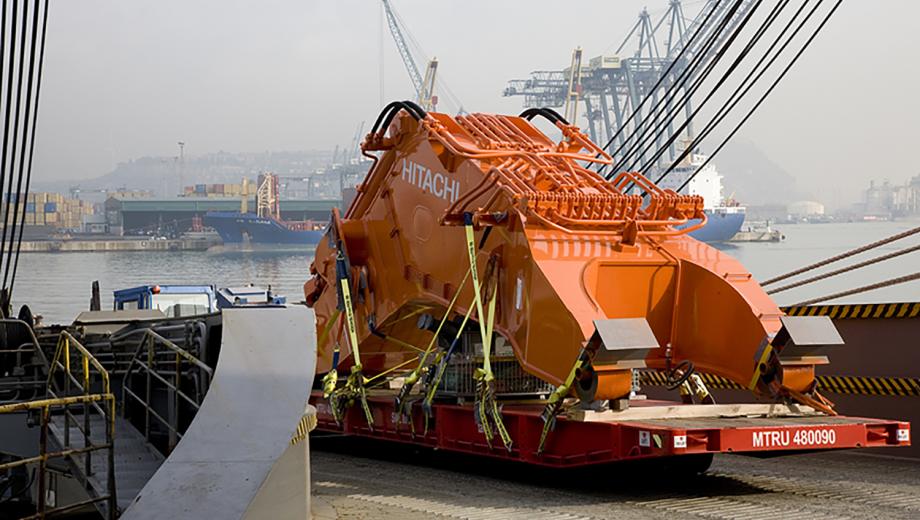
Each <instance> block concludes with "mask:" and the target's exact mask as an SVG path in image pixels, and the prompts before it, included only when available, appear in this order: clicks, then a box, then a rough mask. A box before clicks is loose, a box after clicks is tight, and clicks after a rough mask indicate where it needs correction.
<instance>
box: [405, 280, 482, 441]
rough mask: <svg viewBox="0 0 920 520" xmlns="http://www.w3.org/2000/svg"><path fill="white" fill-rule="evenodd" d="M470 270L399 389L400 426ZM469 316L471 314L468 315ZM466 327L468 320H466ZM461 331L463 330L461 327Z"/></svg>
mask: <svg viewBox="0 0 920 520" xmlns="http://www.w3.org/2000/svg"><path fill="white" fill-rule="evenodd" d="M471 271H472V270H469V271H467V272H466V274H465V275H463V280H461V281H460V286H459V287H457V292H455V293H454V296H453V298H451V299H450V303H449V304H448V305H447V309H446V310H445V311H444V317H443V318H441V323H439V324H438V329H437V330H436V331H435V333H434V336H432V337H431V341H429V342H428V348H426V349H425V350H424V352H423V353H422V356H421V358H420V359H419V361H418V366H417V367H415V369H414V370H412V372H410V373H409V375H408V376H407V377H406V380H405V382H403V386H402V388H400V389H399V394H398V395H397V396H396V423H397V424H399V423H400V422H401V421H402V416H403V414H404V412H405V406H406V398H407V397H408V396H409V393H410V392H411V391H412V387H414V386H415V383H417V382H418V380H419V378H420V377H421V373H422V370H423V368H424V366H425V361H427V360H428V356H429V355H430V354H431V352H432V350H434V345H435V343H436V342H437V340H438V335H439V334H441V329H442V328H443V327H444V323H445V322H447V318H448V316H450V313H451V311H452V310H453V308H454V305H455V304H456V303H457V299H458V298H459V297H460V292H461V291H463V287H464V286H465V285H466V280H467V278H469V277H470V272H471ZM467 316H469V313H467ZM463 323H464V325H465V324H466V320H464V322H463ZM460 330H461V331H462V330H463V328H462V327H461V329H460Z"/></svg>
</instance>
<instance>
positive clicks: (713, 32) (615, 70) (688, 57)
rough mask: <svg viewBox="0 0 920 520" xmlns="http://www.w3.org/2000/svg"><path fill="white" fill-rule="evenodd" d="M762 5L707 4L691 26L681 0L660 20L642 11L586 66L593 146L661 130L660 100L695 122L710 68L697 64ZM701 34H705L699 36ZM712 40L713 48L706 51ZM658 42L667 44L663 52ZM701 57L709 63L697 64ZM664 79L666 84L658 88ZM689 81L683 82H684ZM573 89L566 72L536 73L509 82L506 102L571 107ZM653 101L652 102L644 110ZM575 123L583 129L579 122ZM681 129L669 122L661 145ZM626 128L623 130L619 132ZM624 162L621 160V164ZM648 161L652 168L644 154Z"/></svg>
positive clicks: (713, 0)
mask: <svg viewBox="0 0 920 520" xmlns="http://www.w3.org/2000/svg"><path fill="white" fill-rule="evenodd" d="M756 3H757V2H755V1H754V0H745V1H743V2H741V3H740V5H738V6H734V7H733V6H732V4H733V3H732V2H725V1H720V0H707V1H706V3H705V4H704V5H703V7H702V8H701V9H700V11H699V13H698V14H697V15H696V17H694V18H693V20H692V21H691V22H690V23H689V24H687V23H686V22H685V20H686V18H685V17H684V12H683V6H682V3H681V0H669V5H668V8H667V10H666V11H665V13H664V15H662V16H661V17H660V18H658V19H657V21H656V20H655V19H653V17H652V15H651V14H650V13H649V12H648V11H647V10H645V9H643V10H642V12H641V13H639V19H638V21H637V22H636V23H635V24H634V25H633V27H632V30H630V32H629V34H628V35H627V36H626V38H625V39H624V40H623V43H622V44H620V46H619V47H617V49H616V51H615V52H614V53H613V54H610V55H602V56H596V57H594V58H591V59H590V60H588V64H587V66H582V67H581V70H580V86H581V92H580V96H579V97H580V100H581V101H583V102H584V106H585V112H584V113H585V117H586V118H587V125H586V126H587V130H588V134H589V135H590V137H591V139H592V140H594V141H595V142H606V141H608V140H610V139H611V138H612V137H614V136H616V142H615V143H613V144H614V145H615V146H621V145H623V144H624V143H625V142H626V140H627V136H629V135H630V134H631V133H635V132H642V131H643V130H645V129H647V128H648V127H649V126H650V125H652V126H653V125H655V124H656V118H655V114H654V113H653V112H654V110H652V107H654V106H656V104H657V103H658V101H659V100H660V99H664V100H665V108H664V110H665V111H667V112H669V113H670V112H671V111H672V110H674V108H673V107H677V108H680V109H683V111H684V114H685V117H686V119H688V120H689V119H690V114H691V113H692V111H693V106H692V103H691V97H692V96H691V95H689V94H688V93H687V87H688V86H689V85H691V84H693V81H694V79H695V77H696V75H697V74H699V71H701V70H703V68H704V67H703V66H699V67H693V66H692V63H693V62H694V60H695V59H696V61H697V62H700V63H701V64H705V63H707V62H710V61H711V60H712V59H714V58H715V56H716V54H717V52H718V50H719V49H720V47H721V46H722V43H723V42H724V41H725V40H726V39H727V38H729V37H730V35H731V34H732V32H733V30H734V29H735V28H736V27H737V26H738V24H739V23H741V20H742V19H744V17H745V16H747V14H748V13H749V11H750V10H751V9H752V8H753V7H754V6H755V5H756ZM697 32H699V34H697V35H696V37H695V38H694V37H692V35H694V34H696V33H697ZM636 37H637V38H638V42H637V45H636V47H635V51H634V52H633V54H632V55H631V56H628V57H627V56H625V55H624V50H625V49H626V48H627V46H628V45H629V43H630V42H631V41H635V38H636ZM710 38H712V40H710ZM709 41H712V42H713V43H712V44H707V43H706V42H709ZM659 42H664V46H663V47H662V46H661V44H660V43H659ZM700 54H702V56H699V58H697V56H698V55H700ZM684 71H686V72H687V73H686V74H684ZM663 74H666V77H665V78H663V79H662V80H661V81H659V79H660V78H661V76H662V75H663ZM682 75H684V77H683V81H680V80H678V78H681V77H682ZM569 87H570V74H568V71H567V70H537V71H534V72H531V73H530V77H529V78H528V79H514V80H511V81H509V82H508V85H507V87H506V88H505V90H504V95H505V96H523V97H524V107H525V108H540V107H563V106H564V105H568V100H569ZM674 89H677V91H676V92H674ZM669 92H673V94H671V95H669V94H668V93H669ZM646 98H648V100H649V102H647V103H644V106H643V100H644V99H646ZM637 109H638V110H637ZM567 112H568V110H567ZM569 121H571V122H572V123H573V124H578V121H576V120H574V119H569ZM674 127H675V124H674V122H670V123H669V124H668V125H667V130H666V131H664V132H660V133H659V134H658V136H657V138H656V141H657V142H656V144H658V145H659V146H660V145H661V144H662V143H664V142H666V141H667V139H668V138H669V137H670V136H671V135H673V132H674ZM621 128H622V129H623V130H624V131H619V130H620V129H621ZM686 133H687V139H688V140H692V139H693V138H694V135H693V127H692V125H690V124H688V125H687V127H686ZM679 153H680V151H679V150H677V149H676V147H675V146H674V144H673V143H672V144H671V145H670V146H669V147H668V153H667V154H664V155H663V156H662V157H661V159H660V160H661V161H662V162H664V161H666V160H667V161H673V160H674V159H675V158H676V156H677V155H678V154H679ZM619 158H620V157H616V156H615V157H614V159H615V160H617V159H619ZM641 159H642V161H643V162H644V161H645V154H644V153H643V154H642V157H641Z"/></svg>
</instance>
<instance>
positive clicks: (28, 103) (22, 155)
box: [3, 2, 39, 292]
mask: <svg viewBox="0 0 920 520" xmlns="http://www.w3.org/2000/svg"><path fill="white" fill-rule="evenodd" d="M25 5H28V2H26V4H25ZM38 9H39V4H36V5H35V10H34V11H33V13H32V31H31V34H30V36H31V45H30V48H29V71H28V79H27V80H26V99H25V114H24V116H25V117H24V118H23V122H22V143H21V149H20V151H19V171H18V172H17V176H16V191H15V193H16V199H15V201H14V203H13V219H12V222H11V221H10V219H9V217H7V220H6V225H9V226H11V228H10V247H9V250H8V251H7V256H6V268H5V269H4V271H3V286H4V287H7V279H8V277H9V273H10V265H11V264H12V263H13V243H14V242H16V228H17V224H18V223H19V204H20V202H22V204H23V208H22V213H23V225H24V224H25V219H24V217H25V212H26V208H25V201H22V200H20V196H21V192H22V179H23V177H24V175H25V162H26V145H27V144H28V137H29V127H30V121H29V116H30V115H31V111H32V86H33V82H34V79H35V47H36V44H37V42H38ZM22 16H23V31H22V36H23V43H25V35H26V28H27V22H26V19H27V18H28V8H26V9H24V10H23V14H22ZM22 50H23V51H25V45H23V47H22ZM22 55H24V52H23V53H21V54H20V56H22ZM19 74H20V78H19V81H20V86H19V97H22V84H21V82H22V74H23V70H22V60H20V68H19ZM17 109H18V106H17ZM17 111H18V110H17ZM17 120H18V116H17ZM18 130H19V126H18V122H17V131H18ZM13 153H14V155H15V153H16V151H15V150H13ZM10 173H12V172H10ZM10 179H11V180H12V176H11V177H10ZM11 184H12V183H11ZM11 191H12V190H11ZM7 204H8V205H9V202H8V203H7ZM7 207H9V206H7ZM11 292H12V291H11Z"/></svg>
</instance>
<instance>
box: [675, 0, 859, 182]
mask: <svg viewBox="0 0 920 520" xmlns="http://www.w3.org/2000/svg"><path fill="white" fill-rule="evenodd" d="M841 3H843V0H837V3H835V4H834V7H832V8H831V10H830V11H829V12H828V13H827V15H825V17H824V19H823V20H822V21H821V24H820V25H818V27H817V28H816V29H815V31H814V32H813V33H812V34H811V36H810V37H809V38H808V40H807V41H806V42H805V44H804V45H802V48H801V49H799V51H798V52H797V53H796V54H795V56H793V57H792V60H791V61H790V62H789V64H788V65H786V68H784V69H783V71H782V72H781V73H780V75H779V76H778V77H777V78H776V79H775V80H774V81H773V83H772V84H771V85H770V88H768V89H767V91H766V92H764V93H763V95H761V96H760V99H759V100H757V103H756V104H754V106H753V107H751V109H750V110H749V111H748V113H747V114H746V115H745V116H744V118H743V119H742V120H741V121H739V122H738V124H737V125H735V128H734V129H733V130H732V131H731V133H729V134H728V136H726V137H725V139H723V140H722V142H721V143H720V144H719V146H718V147H717V148H716V149H715V150H714V151H713V152H712V154H710V155H709V157H707V158H706V160H705V161H704V162H703V164H701V165H700V167H699V168H697V170H696V171H695V172H693V174H691V175H690V176H689V177H687V179H686V180H685V181H684V182H683V184H681V185H680V186H679V187H678V188H677V190H675V191H677V192H678V193H679V192H680V191H681V190H682V189H684V188H686V187H687V185H688V184H690V181H692V180H693V178H694V177H696V175H697V174H698V173H699V172H700V171H702V169H703V168H705V167H706V165H708V164H709V163H710V162H711V161H712V159H713V158H714V157H715V156H716V155H717V154H718V153H719V152H720V151H721V150H722V148H724V147H725V145H726V144H727V143H728V141H730V140H731V138H732V137H734V136H735V134H737V133H738V130H740V129H741V127H742V126H744V123H746V122H747V120H748V119H750V118H751V116H752V115H754V113H755V112H756V111H757V109H758V108H760V105H762V104H763V102H764V101H765V100H766V99H767V97H769V96H770V94H771V93H772V92H773V90H774V89H775V88H776V86H777V85H779V82H780V81H782V80H783V78H784V77H786V74H787V73H788V72H789V71H790V70H791V69H792V66H793V65H795V63H796V62H797V61H798V60H799V58H801V57H802V54H803V53H804V52H805V49H807V48H808V46H809V45H811V43H812V42H813V41H814V39H815V37H816V36H818V34H819V33H820V32H821V30H822V29H823V28H824V26H825V25H826V24H827V22H828V20H830V19H831V16H833V15H834V13H835V12H836V11H837V8H838V7H840V4H841Z"/></svg>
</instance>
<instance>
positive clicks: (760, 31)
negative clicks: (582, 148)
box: [628, 0, 807, 178]
mask: <svg viewBox="0 0 920 520" xmlns="http://www.w3.org/2000/svg"><path fill="white" fill-rule="evenodd" d="M788 3H789V0H783V1H781V2H779V3H778V4H776V5H775V6H774V7H773V10H772V11H771V12H770V14H769V15H768V16H767V18H766V19H765V20H764V21H763V23H761V25H760V27H758V28H757V31H756V32H755V33H754V35H753V36H752V37H751V39H750V40H749V41H748V43H747V44H746V45H745V46H744V49H742V50H741V52H740V53H738V56H736V57H735V60H734V61H733V62H732V64H731V65H730V66H729V67H728V69H727V70H726V71H725V73H724V74H723V75H722V77H721V78H720V79H719V81H718V82H717V83H716V85H715V86H714V87H713V88H712V89H711V90H710V91H709V93H708V94H706V97H705V98H704V99H703V102H702V103H700V104H699V105H697V106H696V108H694V110H693V112H692V113H691V114H690V115H689V116H687V118H686V120H685V121H684V122H683V124H682V125H681V126H680V127H679V128H678V129H677V130H676V131H675V132H673V133H672V135H671V136H670V137H668V138H667V139H666V141H665V143H664V145H662V146H660V147H659V148H658V150H657V151H655V152H654V153H653V154H652V156H651V158H649V159H648V160H647V161H645V162H644V163H643V164H642V166H641V167H640V170H639V171H646V170H647V169H648V168H650V167H651V166H652V165H653V164H655V162H656V161H657V160H658V159H659V158H660V157H661V156H662V155H664V153H665V152H666V151H667V149H668V147H670V146H671V144H672V143H673V142H674V141H675V140H677V137H678V135H680V133H681V132H682V131H684V129H685V128H687V127H688V126H689V125H690V123H691V122H692V121H693V119H694V118H695V117H696V115H697V114H698V113H699V112H700V110H702V109H703V107H704V106H706V104H707V103H708V102H709V101H710V100H711V99H712V97H713V96H714V95H715V94H716V92H718V90H719V89H720V88H721V87H722V85H723V84H724V83H725V82H726V81H727V80H728V79H729V78H730V77H731V76H732V75H733V74H734V73H735V70H736V69H737V68H738V66H740V65H741V63H742V62H743V61H744V60H745V59H746V58H747V57H748V55H749V54H750V52H751V50H753V48H754V47H755V46H756V45H757V44H758V43H759V42H760V39H761V38H762V37H763V35H764V34H766V32H767V31H768V30H769V29H770V27H771V26H772V25H773V23H774V22H775V21H776V19H777V18H778V17H779V15H780V14H782V11H783V10H785V8H786V6H787V5H788ZM806 3H807V0H806ZM803 5H804V4H803ZM751 13H753V9H752V10H751ZM790 26H791V22H790V24H787V25H786V27H785V28H784V29H783V32H785V30H786V29H788V28H789V27H790ZM781 34H782V33H781ZM729 45H731V42H728V43H727V44H726V48H727V47H728V46H729ZM724 50H725V49H723V52H724ZM770 50H772V47H771V48H770V49H768V50H767V52H765V53H764V54H763V55H762V56H761V60H763V59H764V58H766V56H768V55H769V52H770ZM748 77H749V76H748ZM745 79H747V78H745ZM743 84H744V82H742V86H743ZM737 91H738V89H735V93H737ZM732 95H734V93H733V94H732ZM724 107H725V104H723V106H722V108H724ZM720 110H721V108H720ZM675 115H676V114H675ZM671 120H673V118H672V119H671ZM669 124H670V123H669ZM664 130H665V129H664V128H662V129H661V131H660V132H659V133H658V134H657V135H656V136H655V138H654V139H653V140H651V141H649V142H648V146H646V148H645V149H643V150H642V151H641V152H640V153H639V154H638V156H637V157H636V159H635V160H634V161H633V162H632V163H631V164H630V165H629V167H628V169H634V168H636V167H637V166H638V162H639V160H640V159H641V158H642V157H645V154H646V153H648V152H649V151H651V150H650V148H651V147H652V146H653V145H654V143H656V142H658V140H659V139H660V138H661V137H662V136H664ZM698 139H699V137H697V139H694V141H697V140H698ZM693 148H694V147H693V146H688V147H687V150H692V149H693ZM687 150H684V152H683V154H682V155H683V157H686V154H687ZM674 164H679V161H678V162H675V163H674ZM662 178H663V177H662Z"/></svg>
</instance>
